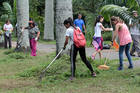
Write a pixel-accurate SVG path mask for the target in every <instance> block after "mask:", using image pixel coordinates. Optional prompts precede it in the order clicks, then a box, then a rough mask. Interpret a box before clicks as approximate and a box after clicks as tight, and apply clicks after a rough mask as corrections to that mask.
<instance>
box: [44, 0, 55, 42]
mask: <svg viewBox="0 0 140 93" xmlns="http://www.w3.org/2000/svg"><path fill="white" fill-rule="evenodd" d="M44 39H45V40H54V0H46V2H45V26H44Z"/></svg>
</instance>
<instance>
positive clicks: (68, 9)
mask: <svg viewBox="0 0 140 93" xmlns="http://www.w3.org/2000/svg"><path fill="white" fill-rule="evenodd" d="M68 17H71V18H73V12H72V0H56V18H55V19H56V20H55V21H56V54H58V52H59V51H60V50H61V49H62V48H63V46H64V41H65V33H66V28H65V27H64V25H63V22H64V20H65V19H67V18H68Z"/></svg>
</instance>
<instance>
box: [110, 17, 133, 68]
mask: <svg viewBox="0 0 140 93" xmlns="http://www.w3.org/2000/svg"><path fill="white" fill-rule="evenodd" d="M111 22H112V23H113V24H114V25H115V32H114V35H113V39H112V42H113V41H114V40H115V38H116V36H117V35H118V36H119V40H120V46H119V61H120V65H119V67H118V70H123V51H124V50H125V54H126V56H127V59H128V61H129V67H128V68H129V69H133V63H132V59H131V56H130V52H129V50H130V45H131V42H132V38H131V35H130V32H129V29H128V27H127V25H126V24H125V23H124V22H123V21H122V20H121V19H120V18H119V17H114V16H113V17H111Z"/></svg>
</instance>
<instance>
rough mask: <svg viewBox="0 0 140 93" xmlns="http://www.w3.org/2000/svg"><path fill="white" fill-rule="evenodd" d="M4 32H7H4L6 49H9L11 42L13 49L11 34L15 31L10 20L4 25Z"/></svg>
mask: <svg viewBox="0 0 140 93" xmlns="http://www.w3.org/2000/svg"><path fill="white" fill-rule="evenodd" d="M3 30H4V31H5V32H4V48H7V42H9V48H11V47H12V40H11V38H12V36H11V33H12V31H13V26H12V24H11V23H10V20H7V21H6V24H4V26H3Z"/></svg>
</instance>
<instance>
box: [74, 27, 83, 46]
mask: <svg viewBox="0 0 140 93" xmlns="http://www.w3.org/2000/svg"><path fill="white" fill-rule="evenodd" d="M73 41H74V44H75V45H76V47H78V48H81V47H85V46H86V39H85V36H84V34H83V33H82V32H81V30H80V28H75V29H74V33H73Z"/></svg>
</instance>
